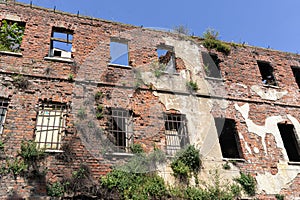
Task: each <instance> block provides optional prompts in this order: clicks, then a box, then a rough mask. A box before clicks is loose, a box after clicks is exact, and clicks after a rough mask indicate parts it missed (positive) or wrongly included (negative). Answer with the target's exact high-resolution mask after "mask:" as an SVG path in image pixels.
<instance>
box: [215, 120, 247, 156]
mask: <svg viewBox="0 0 300 200" xmlns="http://www.w3.org/2000/svg"><path fill="white" fill-rule="evenodd" d="M215 125H216V128H217V132H218V136H219V142H220V146H221V151H222V155H223V157H224V158H242V151H241V147H240V142H239V137H238V132H237V129H236V123H235V121H234V120H233V119H228V118H215Z"/></svg>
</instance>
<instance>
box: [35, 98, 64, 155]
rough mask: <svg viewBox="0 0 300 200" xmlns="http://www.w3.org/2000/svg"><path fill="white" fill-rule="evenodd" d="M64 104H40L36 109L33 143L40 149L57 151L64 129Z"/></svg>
mask: <svg viewBox="0 0 300 200" xmlns="http://www.w3.org/2000/svg"><path fill="white" fill-rule="evenodd" d="M66 114H67V107H66V104H57V103H41V104H40V105H39V108H38V113H37V119H36V129H35V142H36V143H37V147H38V148H40V149H50V150H59V149H60V148H61V140H62V137H63V136H64V132H65V127H66Z"/></svg>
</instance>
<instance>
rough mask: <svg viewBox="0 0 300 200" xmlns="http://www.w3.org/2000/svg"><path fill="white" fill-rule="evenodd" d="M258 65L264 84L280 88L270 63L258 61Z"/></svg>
mask: <svg viewBox="0 0 300 200" xmlns="http://www.w3.org/2000/svg"><path fill="white" fill-rule="evenodd" d="M257 64H258V67H259V71H260V74H261V78H262V83H263V84H266V85H273V86H278V85H277V82H276V79H275V76H274V74H273V71H274V69H273V67H272V66H271V65H270V63H268V62H265V61H257Z"/></svg>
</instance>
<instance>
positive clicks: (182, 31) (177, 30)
mask: <svg viewBox="0 0 300 200" xmlns="http://www.w3.org/2000/svg"><path fill="white" fill-rule="evenodd" d="M173 30H174V32H175V33H178V34H183V35H190V30H189V29H188V27H187V26H185V25H178V26H175V27H174V28H173Z"/></svg>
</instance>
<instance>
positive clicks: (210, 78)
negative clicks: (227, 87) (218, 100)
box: [204, 76, 224, 82]
mask: <svg viewBox="0 0 300 200" xmlns="http://www.w3.org/2000/svg"><path fill="white" fill-rule="evenodd" d="M204 78H205V79H207V80H213V81H222V82H223V81H224V79H222V78H215V77H209V76H205V77H204Z"/></svg>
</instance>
